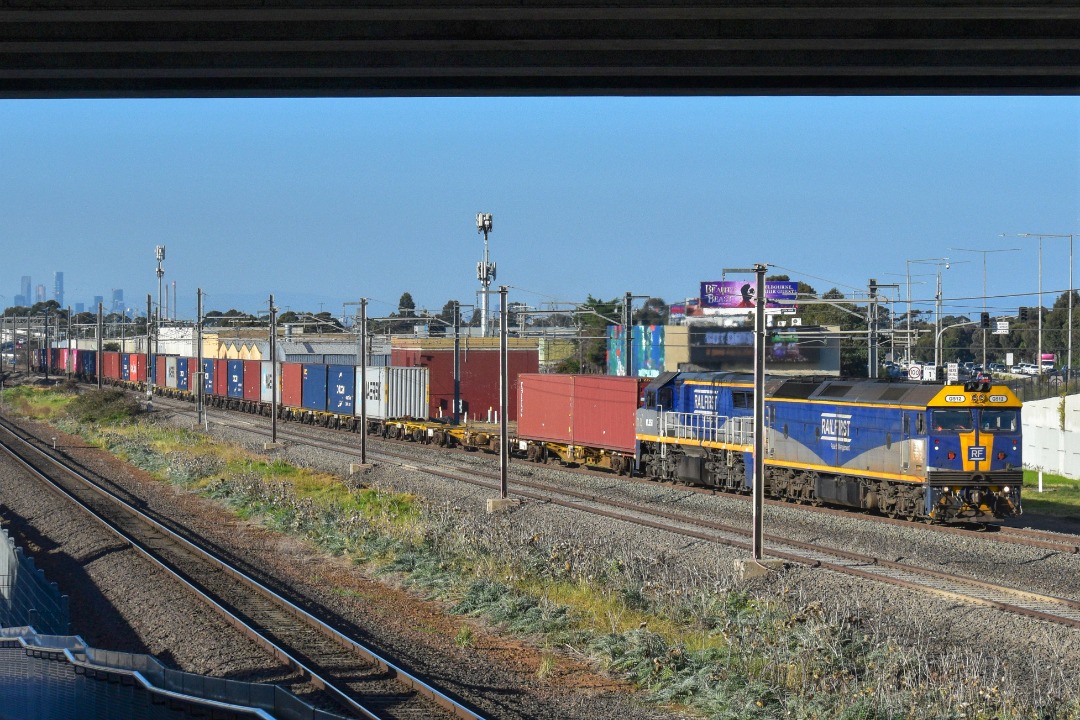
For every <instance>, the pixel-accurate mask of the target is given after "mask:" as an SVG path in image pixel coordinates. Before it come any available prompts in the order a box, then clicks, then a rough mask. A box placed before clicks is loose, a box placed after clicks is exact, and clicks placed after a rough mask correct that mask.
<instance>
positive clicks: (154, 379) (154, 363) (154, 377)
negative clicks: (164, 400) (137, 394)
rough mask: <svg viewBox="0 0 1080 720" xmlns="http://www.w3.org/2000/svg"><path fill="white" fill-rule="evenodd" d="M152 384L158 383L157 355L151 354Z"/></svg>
mask: <svg viewBox="0 0 1080 720" xmlns="http://www.w3.org/2000/svg"><path fill="white" fill-rule="evenodd" d="M150 384H151V385H157V355H151V356H150ZM162 384H163V385H164V383H162Z"/></svg>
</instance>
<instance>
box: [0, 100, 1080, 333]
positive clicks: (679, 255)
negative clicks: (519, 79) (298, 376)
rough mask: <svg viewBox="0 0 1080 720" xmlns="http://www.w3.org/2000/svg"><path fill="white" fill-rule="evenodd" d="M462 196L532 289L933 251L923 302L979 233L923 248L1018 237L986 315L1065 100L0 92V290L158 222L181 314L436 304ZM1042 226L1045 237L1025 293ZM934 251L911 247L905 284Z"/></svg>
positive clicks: (693, 289)
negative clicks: (937, 270)
mask: <svg viewBox="0 0 1080 720" xmlns="http://www.w3.org/2000/svg"><path fill="white" fill-rule="evenodd" d="M480 211H483V212H490V213H492V214H493V215H494V232H493V233H492V234H491V237H490V247H491V255H492V259H493V260H494V261H496V262H497V264H498V279H497V281H496V284H507V285H509V286H510V287H511V290H510V299H511V300H512V301H514V300H518V301H521V302H525V303H527V304H529V305H534V306H542V305H543V304H544V303H546V302H549V301H580V300H583V299H584V298H585V296H586V295H589V294H592V295H593V296H594V297H602V298H613V297H616V296H621V295H622V294H623V293H624V292H627V291H631V292H633V293H634V294H640V295H646V294H648V295H654V296H659V297H663V298H664V299H666V300H668V301H669V302H670V301H675V300H678V299H682V298H685V297H688V296H692V295H695V294H697V291H698V287H699V283H700V282H701V281H703V280H716V279H719V278H720V275H721V271H722V269H723V268H725V267H745V266H748V265H750V264H752V263H755V262H765V263H769V264H770V265H772V266H774V267H773V269H771V270H770V273H786V274H788V275H790V276H791V277H792V278H793V279H799V280H803V281H805V282H808V283H809V284H811V285H813V286H814V287H815V288H817V289H818V290H819V291H825V290H827V289H829V288H831V287H833V286H837V287H839V288H840V289H841V290H842V291H844V292H845V293H850V292H852V291H854V290H856V289H863V290H865V288H866V284H867V281H868V279H869V278H871V277H875V278H877V279H878V281H879V282H881V283H901V284H903V283H904V282H905V278H904V277H903V275H904V273H905V270H906V265H907V264H906V263H905V260H909V259H922V258H936V257H944V256H948V257H950V258H952V259H953V261H954V263H956V264H953V265H952V266H951V268H950V269H949V270H947V271H944V273H943V280H942V282H943V295H944V296H945V298H946V302H947V306H948V307H947V308H946V310H947V311H949V310H952V311H954V312H958V313H962V312H974V311H977V310H978V309H981V306H982V300H981V299H970V298H981V296H982V284H983V275H982V255H981V254H979V253H971V252H959V251H955V250H951V249H950V248H982V249H1001V248H1023V251H1021V252H1003V253H991V254H989V255H988V256H987V288H988V290H987V294H989V295H1004V296H1009V297H1002V298H995V299H991V300H990V301H989V306H990V309H991V310H992V311H995V313H997V312H1000V313H1001V314H1011V313H1014V312H1015V309H1016V307H1017V306H1018V305H1034V304H1036V303H1037V297H1036V295H1035V293H1036V292H1037V289H1038V262H1037V247H1038V242H1037V241H1036V240H1032V239H1025V238H1016V237H1004V238H1003V237H1000V235H1001V234H1002V233H1005V234H1015V233H1040V232H1041V233H1070V232H1080V99H1077V98H1044V97H1032V98H1027V97H1016V98H982V97H970V98H525V99H511V98H489V99H477V98H462V99H452V98H435V99H323V100H310V99H304V100H301V99H297V100H139V101H135V100H131V101H116V100H102V101H89V100H69V101H31V100H20V101H0V247H2V249H3V252H2V254H0V295H3V296H4V297H0V304H2V305H3V306H7V305H9V304H11V303H12V302H13V300H14V295H15V294H16V293H18V292H19V278H20V276H22V275H27V274H28V275H30V276H31V277H32V278H33V282H34V284H37V283H44V284H45V285H46V287H47V288H48V289H49V290H50V292H51V288H52V275H53V272H54V271H56V270H62V271H63V272H64V273H65V285H66V291H67V292H66V298H65V301H66V303H67V304H74V303H75V302H80V301H81V302H86V303H88V304H89V302H90V300H91V298H92V296H93V295H105V296H108V295H109V291H110V289H111V288H116V287H122V288H123V289H124V291H125V294H126V297H127V299H128V304H129V305H131V306H134V307H138V308H144V307H145V298H146V294H147V293H151V294H153V296H154V298H155V300H156V297H157V280H156V276H155V274H154V270H155V267H156V265H155V261H154V246H155V245H158V244H163V245H165V246H166V247H167V257H166V260H165V272H166V274H165V280H166V282H171V281H174V280H175V281H176V283H177V287H178V303H177V305H178V310H179V315H180V316H182V317H192V316H193V315H194V308H195V289H196V287H200V286H201V287H202V288H203V289H204V291H205V292H206V293H207V294H208V297H207V300H206V304H207V308H208V309H219V310H225V309H228V308H230V307H238V308H241V309H245V310H257V309H258V308H260V307H264V306H265V302H266V297H267V295H268V294H269V293H271V292H272V293H274V294H275V296H276V297H277V300H278V305H279V306H281V307H289V308H291V309H295V310H313V311H318V310H319V309H320V308H321V309H324V310H329V311H331V312H333V313H335V314H340V313H341V312H342V303H343V302H346V301H354V300H356V299H357V298H358V297H360V296H367V297H369V298H371V301H372V306H371V312H372V314H373V315H382V314H386V313H388V312H390V311H392V310H393V309H394V307H395V306H396V304H397V300H398V298H399V297H400V296H401V294H402V293H403V292H405V291H408V292H410V293H411V294H412V296H413V298H414V299H415V300H416V303H417V306H418V307H421V308H428V309H430V310H433V311H437V310H439V309H440V308H441V307H442V306H443V304H444V303H445V302H446V301H447V300H448V299H451V298H457V299H460V300H461V301H462V302H463V303H472V302H474V301H475V298H476V291H477V289H478V283H477V281H476V274H475V267H476V263H477V262H478V261H479V260H480V257H481V255H482V252H483V241H482V236H480V235H478V234H477V232H476V227H475V215H476V213H477V212H480ZM1068 244H1069V243H1068V240H1053V239H1047V240H1045V241H1044V262H1043V285H1044V290H1045V291H1046V292H1047V293H1050V292H1051V291H1058V292H1060V291H1063V290H1064V289H1065V288H1067V287H1068V284H1069V278H1068ZM1077 249H1078V250H1080V248H1077ZM961 260H966V261H967V262H965V263H961V262H958V261H961ZM933 272H934V267H933V266H930V265H919V264H913V265H911V273H912V275H913V276H914V277H913V278H912V281H913V285H912V297H913V298H914V299H915V300H916V301H919V300H930V299H932V297H933V294H934V282H935V279H934V277H931V276H926V274H927V273H933ZM916 283H918V284H916ZM893 292H895V291H893ZM900 294H901V297H903V296H904V290H903V289H901V290H900ZM965 298H967V299H965ZM1052 302H1053V297H1047V298H1046V304H1047V305H1049V304H1051V303H1052ZM349 312H350V313H351V312H353V309H352V308H350V309H349Z"/></svg>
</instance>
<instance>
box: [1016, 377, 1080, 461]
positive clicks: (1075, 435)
mask: <svg viewBox="0 0 1080 720" xmlns="http://www.w3.org/2000/svg"><path fill="white" fill-rule="evenodd" d="M1060 409H1061V398H1050V399H1048V400H1034V401H1031V402H1026V403H1024V410H1023V413H1022V418H1023V427H1024V465H1025V466H1026V467H1028V468H1033V469H1042V470H1043V471H1045V472H1049V473H1053V474H1055V475H1062V476H1064V477H1067V478H1072V479H1080V395H1068V396H1066V398H1065V428H1064V429H1062V427H1061V413H1060Z"/></svg>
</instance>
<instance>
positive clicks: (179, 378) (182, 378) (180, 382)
mask: <svg viewBox="0 0 1080 720" xmlns="http://www.w3.org/2000/svg"><path fill="white" fill-rule="evenodd" d="M187 366H188V359H187V358H185V357H178V358H176V389H177V390H187V389H188V367H187Z"/></svg>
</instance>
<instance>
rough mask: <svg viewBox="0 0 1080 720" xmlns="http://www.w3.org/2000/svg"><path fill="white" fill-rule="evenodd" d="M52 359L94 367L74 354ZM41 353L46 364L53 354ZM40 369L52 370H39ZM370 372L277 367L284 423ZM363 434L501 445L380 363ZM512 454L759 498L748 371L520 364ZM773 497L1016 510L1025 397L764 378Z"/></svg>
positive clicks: (254, 388)
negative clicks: (609, 370) (592, 369)
mask: <svg viewBox="0 0 1080 720" xmlns="http://www.w3.org/2000/svg"><path fill="white" fill-rule="evenodd" d="M53 353H54V354H53V356H52V358H51V359H50V361H49V365H50V366H51V367H52V368H53V369H54V371H56V372H64V371H65V370H67V369H70V370H71V371H72V372H76V374H81V375H82V376H85V377H92V376H93V375H94V367H95V364H94V361H93V360H92V359H88V358H87V357H86V356H90V357H92V356H93V353H86V352H82V351H79V352H77V353H74V354H73V355H71V356H66V357H65V356H61V354H60V352H59V351H58V350H55V349H54V350H53ZM38 362H39V363H40V364H41V365H42V366H44V365H45V362H46V361H45V357H44V355H41V356H39V358H38ZM101 365H102V371H103V377H104V378H105V379H106V380H107V381H109V382H111V383H118V384H128V385H129V386H133V387H141V388H145V380H146V377H145V369H146V367H145V356H142V355H135V354H132V355H130V356H127V355H125V354H122V353H109V352H106V353H103V358H102V362H101ZM153 367H154V371H153V373H152V376H156V377H160V378H162V379H163V380H164V382H163V383H161V384H160V385H158V384H156V383H157V382H158V381H157V380H156V377H152V380H153V381H154V382H155V392H158V393H161V394H169V395H176V396H186V397H191V388H195V387H197V385H196V384H195V383H196V382H197V380H196V379H195V378H196V376H195V371H194V370H193V368H197V361H196V360H195V359H194V358H174V357H164V356H159V357H157V358H156V361H155V363H153ZM42 369H43V368H42ZM272 372H273V370H272V364H271V363H269V362H266V361H252V360H220V359H216V360H215V359H207V360H204V361H203V369H202V371H201V373H202V382H203V387H204V390H205V396H206V398H207V401H208V402H209V403H210V404H211V405H214V406H219V407H226V408H232V409H238V410H244V411H247V412H257V413H263V414H269V413H270V408H271V400H272V396H271V395H270V388H271V386H272V384H273V383H272V382H271V381H272V374H271V373H272ZM359 375H360V372H359V368H356V367H353V366H334V365H318V364H294V363H283V364H281V365H279V383H278V385H277V386H278V406H279V414H280V416H281V417H282V418H285V419H291V420H296V421H299V422H304V423H308V424H319V425H324V426H328V427H335V428H343V429H347V430H350V431H353V432H358V431H359V430H360V427H359V425H360V423H359V410H358V407H357V404H356V403H355V402H354V400H353V398H354V396H355V392H354V390H355V388H357V387H359ZM367 379H368V388H367V391H366V392H365V393H364V395H365V398H366V399H365V402H366V403H367V410H368V427H367V432H369V433H378V434H381V435H383V436H384V437H391V438H401V439H406V440H411V441H415V442H422V443H431V444H437V445H441V446H451V447H453V446H461V447H464V448H466V449H474V450H475V449H480V450H487V451H498V449H499V446H500V438H499V436H498V432H497V428H496V427H495V426H493V425H490V424H485V423H476V422H466V423H464V424H453V423H450V422H448V419H447V418H431V417H428V409H429V406H428V403H427V393H428V388H429V387H430V383H431V382H433V381H432V379H431V378H430V377H429V375H428V369H427V368H392V367H391V368H387V367H372V368H369V369H368V371H367ZM513 385H514V386H516V387H515V394H516V400H517V403H516V407H517V418H516V423H514V427H513V429H512V431H511V437H509V438H507V440H506V441H507V444H508V447H509V448H510V449H511V451H512V452H513V453H514V454H515V455H517V456H519V457H522V458H525V459H526V460H529V461H532V462H541V463H543V462H558V463H560V464H567V465H586V466H590V467H599V468H607V469H610V470H611V471H613V472H615V473H616V474H627V475H639V476H643V477H645V478H649V479H652V480H656V481H666V482H678V483H685V484H690V485H700V486H705V487H711V488H715V489H717V490H723V491H729V492H737V493H748V492H750V490H751V487H752V480H753V477H752V472H753V448H754V427H753V425H754V423H753V405H754V403H753V399H754V385H753V377H752V376H750V375H746V374H736V373H719V372H712V373H693V372H678V373H665V374H662V375H660V376H659V377H657V378H654V379H650V380H646V379H638V378H625V377H610V376H597V375H553V374H529V373H523V374H520V375H517V376H516V377H515V378H514V381H513ZM764 394H765V397H764V402H765V415H764V418H763V424H764V427H765V437H764V453H765V458H764V465H765V474H764V492H765V493H766V495H768V496H770V497H774V498H779V499H784V500H788V501H792V502H801V503H809V504H815V505H817V504H829V505H839V506H846V507H850V508H858V509H860V510H865V511H873V512H879V513H882V514H885V515H888V516H890V517H902V518H906V519H908V520H920V521H926V522H941V523H950V522H990V521H999V520H1004V519H1007V518H1010V517H1016V516H1019V515H1020V514H1021V512H1022V509H1021V502H1020V488H1021V485H1022V481H1023V472H1022V466H1023V462H1022V458H1021V453H1022V437H1021V423H1020V411H1021V403H1020V401H1019V400H1018V399H1017V397H1016V396H1015V395H1014V394H1013V393H1012V391H1011V390H1010V389H1009V388H1008V387H1006V386H1004V385H991V384H989V383H986V382H970V383H966V384H963V385H955V384H954V385H933V384H925V383H919V382H908V381H887V380H866V379H861V380H860V379H841V378H806V377H769V378H766V381H765V383H764Z"/></svg>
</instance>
